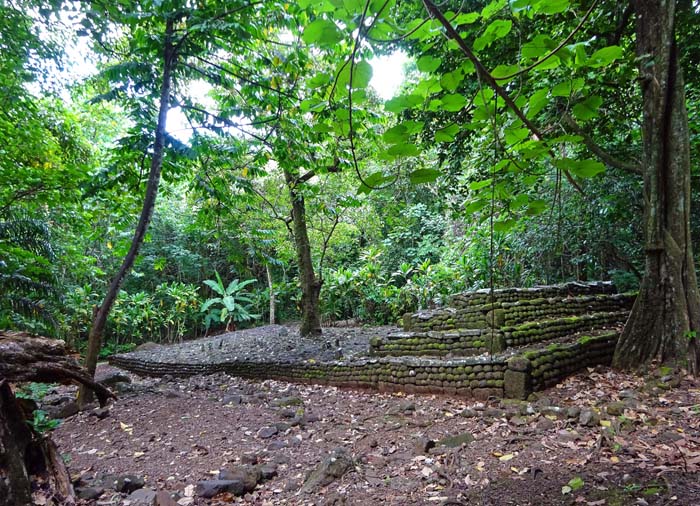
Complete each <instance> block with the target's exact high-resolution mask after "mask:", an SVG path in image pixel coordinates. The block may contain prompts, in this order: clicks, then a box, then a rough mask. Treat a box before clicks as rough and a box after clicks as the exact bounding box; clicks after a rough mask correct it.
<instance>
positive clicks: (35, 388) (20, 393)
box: [15, 382, 56, 402]
mask: <svg viewBox="0 0 700 506" xmlns="http://www.w3.org/2000/svg"><path fill="white" fill-rule="evenodd" d="M55 386H56V385H54V384H49V383H36V382H31V383H26V384H24V385H21V386H20V387H19V388H18V389H17V391H16V392H15V396H16V397H17V398H18V399H30V400H32V401H35V402H39V401H41V400H42V399H43V398H44V397H46V395H47V394H48V393H49V391H50V390H51V389H52V388H54V387H55Z"/></svg>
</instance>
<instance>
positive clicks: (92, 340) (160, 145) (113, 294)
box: [78, 19, 177, 405]
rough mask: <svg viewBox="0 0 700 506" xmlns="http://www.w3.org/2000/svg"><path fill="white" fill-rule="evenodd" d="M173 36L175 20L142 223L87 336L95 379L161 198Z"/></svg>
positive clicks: (168, 34)
mask: <svg viewBox="0 0 700 506" xmlns="http://www.w3.org/2000/svg"><path fill="white" fill-rule="evenodd" d="M172 36H173V20H172V19H168V20H167V22H166V27H165V46H164V50H163V82H162V84H161V89H160V103H159V110H158V123H157V124H156V132H155V140H154V143H153V156H152V158H151V170H150V172H149V174H148V183H147V185H146V195H145V196H144V199H143V207H142V209H141V215H140V217H139V222H138V224H137V225H136V230H135V231H134V237H133V239H132V240H131V247H130V248H129V251H128V253H127V254H126V256H125V257H124V260H123V261H122V264H121V266H120V267H119V270H118V271H117V273H116V274H115V276H114V278H113V279H112V282H111V283H110V284H109V288H108V289H107V294H106V295H105V298H104V300H103V301H102V304H101V305H100V307H99V308H98V310H97V312H96V313H95V317H94V319H93V321H92V327H91V328H90V334H89V335H88V348H87V355H86V357H85V367H86V368H87V370H88V373H89V374H90V375H91V376H93V377H94V375H95V369H96V367H97V358H98V356H99V353H100V348H101V346H102V335H103V334H104V329H105V326H106V325H107V317H108V316H109V312H110V311H111V310H112V306H113V305H114V301H115V300H116V298H117V295H118V294H119V288H120V287H121V285H122V283H123V281H124V278H125V277H126V275H127V274H128V273H129V271H130V270H131V268H132V267H133V265H134V261H135V260H136V257H137V256H138V254H139V249H141V244H143V239H144V237H145V236H146V231H147V230H148V225H149V223H150V222H151V217H152V216H153V209H154V208H155V205H156V197H157V195H158V186H159V185H160V174H161V169H162V167H163V154H164V151H165V122H166V119H167V116H168V109H169V107H170V87H171V84H172V83H171V81H172V77H171V74H172V70H173V68H174V67H175V64H176V61H177V55H176V51H175V47H174V45H173V41H172ZM90 397H91V394H90V391H89V390H86V389H84V388H81V389H80V393H79V395H78V402H79V403H80V404H81V405H84V404H85V403H87V402H89V401H90Z"/></svg>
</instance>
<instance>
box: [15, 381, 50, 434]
mask: <svg viewBox="0 0 700 506" xmlns="http://www.w3.org/2000/svg"><path fill="white" fill-rule="evenodd" d="M53 387H55V385H51V384H47V383H34V382H32V383H27V384H24V385H22V386H20V387H19V388H18V389H17V391H16V392H15V396H16V397H17V398H18V399H29V400H32V401H34V402H39V401H41V400H42V399H43V398H44V397H46V395H47V394H48V393H49V391H50V390H51V389H52V388H53ZM27 423H28V424H29V425H31V426H32V427H33V428H34V430H35V431H37V432H38V433H39V434H44V433H45V432H49V431H51V430H53V429H55V428H56V427H58V426H59V425H60V424H61V421H60V420H53V419H51V418H49V417H48V415H47V414H46V411H44V410H41V409H35V410H34V413H33V414H32V419H31V420H27Z"/></svg>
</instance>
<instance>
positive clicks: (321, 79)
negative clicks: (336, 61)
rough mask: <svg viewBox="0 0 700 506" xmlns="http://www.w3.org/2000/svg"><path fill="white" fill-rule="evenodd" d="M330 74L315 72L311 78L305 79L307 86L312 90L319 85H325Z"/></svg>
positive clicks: (328, 80)
mask: <svg viewBox="0 0 700 506" xmlns="http://www.w3.org/2000/svg"><path fill="white" fill-rule="evenodd" d="M330 79H331V76H330V74H327V73H320V74H316V75H315V76H313V77H312V78H311V79H309V80H308V81H307V85H308V87H309V88H311V89H312V90H313V89H315V88H320V87H321V86H325V85H327V84H328V83H329V82H330Z"/></svg>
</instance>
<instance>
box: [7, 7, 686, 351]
mask: <svg viewBox="0 0 700 506" xmlns="http://www.w3.org/2000/svg"><path fill="white" fill-rule="evenodd" d="M375 4H376V5H375ZM458 4H460V3H459V2H455V5H454V6H452V7H453V11H450V10H449V9H448V8H446V7H443V10H444V11H446V12H447V17H448V18H449V19H450V20H451V21H452V23H453V24H454V25H455V26H458V27H459V31H460V33H461V36H462V37H464V38H465V39H467V40H469V41H470V42H472V43H473V47H474V48H475V49H476V50H478V51H477V52H478V56H479V58H480V61H481V62H483V63H484V65H485V66H486V67H487V68H489V69H492V74H493V75H494V76H496V77H498V78H499V79H500V80H499V81H498V82H499V83H500V86H502V87H503V88H504V89H506V90H507V91H508V93H509V94H510V95H511V96H512V97H514V100H515V102H516V103H517V105H518V106H519V107H520V108H521V109H522V110H524V111H525V114H526V115H527V118H528V119H530V120H533V121H535V120H536V121H537V124H538V125H539V128H540V130H541V132H542V134H543V135H545V136H546V139H541V138H538V136H537V135H534V134H533V133H532V131H530V130H528V128H525V127H524V126H523V124H522V122H521V121H520V119H519V118H517V116H516V115H515V114H513V113H512V111H510V112H509V111H508V107H507V104H505V103H503V101H502V100H501V98H495V95H497V93H496V90H495V87H493V86H491V85H490V84H489V83H488V82H484V80H483V79H481V78H480V75H479V72H477V71H475V69H474V65H473V63H471V62H470V61H469V60H463V59H462V58H461V57H460V54H459V52H458V51H457V50H456V49H457V48H456V44H455V42H454V40H451V41H448V40H447V39H445V38H444V37H443V38H441V36H440V25H439V23H438V21H437V20H436V19H432V20H430V19H429V18H428V17H426V13H425V11H424V8H423V6H422V5H419V4H418V3H414V2H393V1H390V2H374V1H373V2H367V3H365V2H356V1H352V0H351V1H343V2H340V1H338V2H336V1H333V0H327V1H324V2H310V1H300V2H298V3H296V4H294V3H292V4H286V3H277V2H267V1H264V2H257V3H251V4H248V3H245V2H243V3H241V2H233V3H231V2H226V3H225V5H224V3H221V5H219V3H218V2H197V3H196V5H194V4H192V5H190V3H188V2H177V1H169V2H157V1H153V2H137V3H134V4H132V3H130V2H116V3H114V4H113V5H107V4H102V3H100V2H92V3H85V4H80V5H74V4H70V3H68V4H62V5H54V6H51V7H49V6H46V5H43V4H40V3H32V2H25V1H19V2H2V3H1V4H0V6H1V7H0V29H1V31H2V34H3V37H2V40H1V41H0V52H1V58H0V88H1V89H2V93H1V94H0V100H1V101H2V102H1V103H0V134H1V137H2V139H3V142H2V147H0V290H2V293H3V295H2V297H0V328H18V329H27V330H30V331H33V332H37V333H40V334H44V335H51V336H58V337H62V338H65V339H66V340H67V341H68V342H69V343H71V344H72V345H73V346H75V347H77V348H84V347H85V345H86V340H87V336H88V333H89V331H90V327H91V325H92V323H93V318H94V316H95V311H96V308H98V307H100V304H102V301H103V298H104V294H105V292H106V291H107V289H108V286H109V285H110V283H111V282H112V280H113V276H114V273H115V272H117V271H118V270H119V268H120V266H121V265H122V262H123V259H124V257H125V256H127V254H128V252H129V249H130V248H131V247H132V244H133V237H134V229H135V228H136V227H137V224H138V223H139V216H140V214H139V213H142V206H143V203H144V194H145V193H146V187H147V183H149V175H151V176H152V172H153V165H154V164H153V160H154V159H155V158H156V157H155V153H156V151H157V149H158V146H157V144H158V140H157V139H158V137H157V134H158V131H159V129H160V130H161V132H160V133H161V138H160V142H162V153H161V154H162V176H161V180H160V181H159V185H158V197H157V200H155V208H154V210H153V214H152V218H151V219H150V223H148V225H149V226H148V228H147V232H145V236H144V241H143V245H142V246H141V248H140V251H139V252H138V255H137V256H135V263H134V264H133V267H132V268H131V272H130V273H128V275H126V276H125V277H124V280H123V284H121V286H119V287H118V288H119V291H118V296H117V298H116V302H115V303H114V307H113V308H112V310H111V311H110V312H109V315H108V317H107V320H106V328H105V339H106V342H107V345H106V347H105V351H106V352H112V351H114V350H116V349H126V348H128V347H131V346H134V345H136V344H138V343H140V342H144V341H158V342H172V341H177V340H182V339H185V338H190V337H195V336H200V335H202V334H203V333H204V332H205V331H213V330H221V329H223V328H226V327H228V328H232V327H233V326H235V325H238V326H241V325H253V324H256V323H259V322H268V321H271V320H275V321H290V320H297V319H299V314H300V310H301V308H302V305H303V304H304V301H303V299H304V298H305V297H308V296H312V295H313V293H312V292H309V294H310V295H309V294H306V293H302V288H301V287H302V286H303V284H304V282H303V278H304V276H307V275H308V274H309V273H308V272H307V271H305V270H304V269H305V267H304V258H302V257H303V255H302V253H300V252H302V251H303V245H304V240H303V238H304V236H306V237H308V241H307V244H308V245H309V254H310V258H309V259H307V260H309V263H310V265H311V266H312V271H311V274H312V278H310V279H311V281H309V282H310V283H311V284H314V283H315V285H316V286H317V287H318V289H319V290H320V295H319V299H318V308H319V313H320V318H321V321H322V322H325V323H331V322H335V321H339V320H349V319H354V320H356V321H357V322H360V323H371V324H375V323H376V324H378V323H382V324H383V323H390V324H393V323H396V322H397V321H398V320H399V318H400V317H401V315H402V314H404V313H406V312H409V311H414V310H416V309H419V308H429V307H434V306H436V305H440V304H443V303H445V302H446V301H447V298H448V296H449V295H450V294H453V293H456V292H459V291H463V290H469V289H476V288H484V287H489V286H495V287H505V286H531V285H534V284H540V283H555V282H560V281H566V280H572V279H576V280H593V279H611V280H613V281H614V282H615V283H616V285H617V286H618V288H619V289H620V290H622V291H627V290H636V289H638V287H639V282H640V279H641V277H642V275H643V273H644V242H643V240H642V237H643V236H644V229H643V216H644V214H643V208H644V199H643V179H642V176H641V170H640V169H639V163H640V160H641V159H642V137H641V131H640V129H641V124H642V114H643V111H642V97H641V91H640V88H639V86H638V85H637V81H638V79H639V74H638V65H639V58H640V57H639V56H638V55H636V54H635V50H634V44H635V27H634V20H633V18H634V15H633V14H634V13H633V9H632V7H631V4H630V5H628V4H627V3H619V2H609V1H594V2H580V3H579V2H568V1H557V2H522V1H514V2H505V1H504V2H491V3H488V2H470V3H469V4H470V5H469V8H468V9H466V8H464V11H463V12H462V11H460V10H459V9H460V7H462V6H461V5H458ZM678 9H679V11H680V12H682V13H684V14H683V15H678V16H677V19H678V21H677V26H676V28H675V29H676V33H677V37H678V40H679V41H680V43H679V45H678V47H679V52H680V64H681V65H682V67H683V69H684V71H685V77H686V86H685V91H686V100H687V110H688V117H689V129H690V153H691V173H690V175H691V181H692V183H691V188H692V198H691V204H692V205H691V225H692V227H691V237H692V242H693V245H694V246H695V249H694V251H698V247H699V244H698V242H699V241H700V229H699V228H698V227H699V225H698V224H699V223H700V220H699V219H698V218H700V198H699V196H698V194H697V192H698V176H699V175H700V173H699V171H698V162H697V161H698V159H699V157H698V149H699V147H700V142H698V137H699V136H700V118H699V116H698V110H699V109H700V102H699V100H698V99H699V96H698V92H699V91H700V90H698V74H697V73H698V68H700V66H699V63H700V42H699V40H700V39H698V35H697V23H696V21H697V18H698V12H697V5H695V4H694V3H693V2H678ZM368 10H369V12H370V14H369V15H368V14H367V12H368ZM371 13H375V14H371ZM382 13H383V14H382ZM475 13H476V15H474V14H475ZM370 20H371V21H370ZM353 23H354V25H353ZM358 26H359V27H360V29H359V30H358V29H357V27H358ZM358 34H359V35H358ZM397 34H399V35H397ZM562 41H563V44H560V42H562ZM396 51H402V52H404V53H405V54H407V55H408V63H407V64H406V69H405V73H406V78H405V81H404V83H403V85H402V87H401V89H400V90H399V92H398V93H397V95H396V96H395V97H394V98H392V99H391V100H388V101H385V100H383V99H382V98H381V97H379V96H378V95H377V93H376V92H375V90H374V89H373V88H372V87H371V86H369V83H370V80H371V75H372V67H371V64H370V62H371V61H372V58H373V57H376V56H377V55H382V54H384V55H386V54H392V53H394V52H396ZM80 58H85V61H86V62H89V63H78V64H76V59H80ZM76 65H78V66H81V65H82V70H81V73H80V74H81V75H80V76H76V75H75V70H76V67H75V66H76ZM529 67H531V69H530V70H528V71H527V72H524V71H523V69H528V68H529ZM86 68H87V69H93V68H94V71H92V70H90V71H86V70H85V69H86ZM164 70H167V71H168V73H167V74H166V73H164ZM166 81H167V82H166ZM166 84H167V85H168V86H167V87H166V86H165V85H166ZM164 89H165V90H167V93H166V95H165V97H166V99H165V101H164V102H163V101H161V102H159V97H162V94H163V90H164ZM159 104H160V105H159ZM163 104H165V112H166V113H167V112H169V114H170V116H169V117H170V119H169V120H168V122H167V123H166V124H165V125H162V124H161V123H159V121H158V115H159V114H162V113H163ZM173 118H177V119H173ZM149 170H150V171H151V172H149ZM159 170H160V169H159ZM151 182H152V180H151ZM154 198H155V195H154ZM300 204H303V207H299V205H300ZM149 218H150V217H149ZM302 224H303V225H304V230H302V229H301V228H299V227H300V226H301V225H302ZM695 265H697V258H696V261H695ZM300 279H301V281H302V282H301V284H300ZM236 280H237V281H236ZM248 280H252V281H251V282H249V283H247V282H246V281H248ZM232 282H233V283H232ZM271 299H272V300H271ZM271 302H272V303H271ZM271 313H272V314H271Z"/></svg>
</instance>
